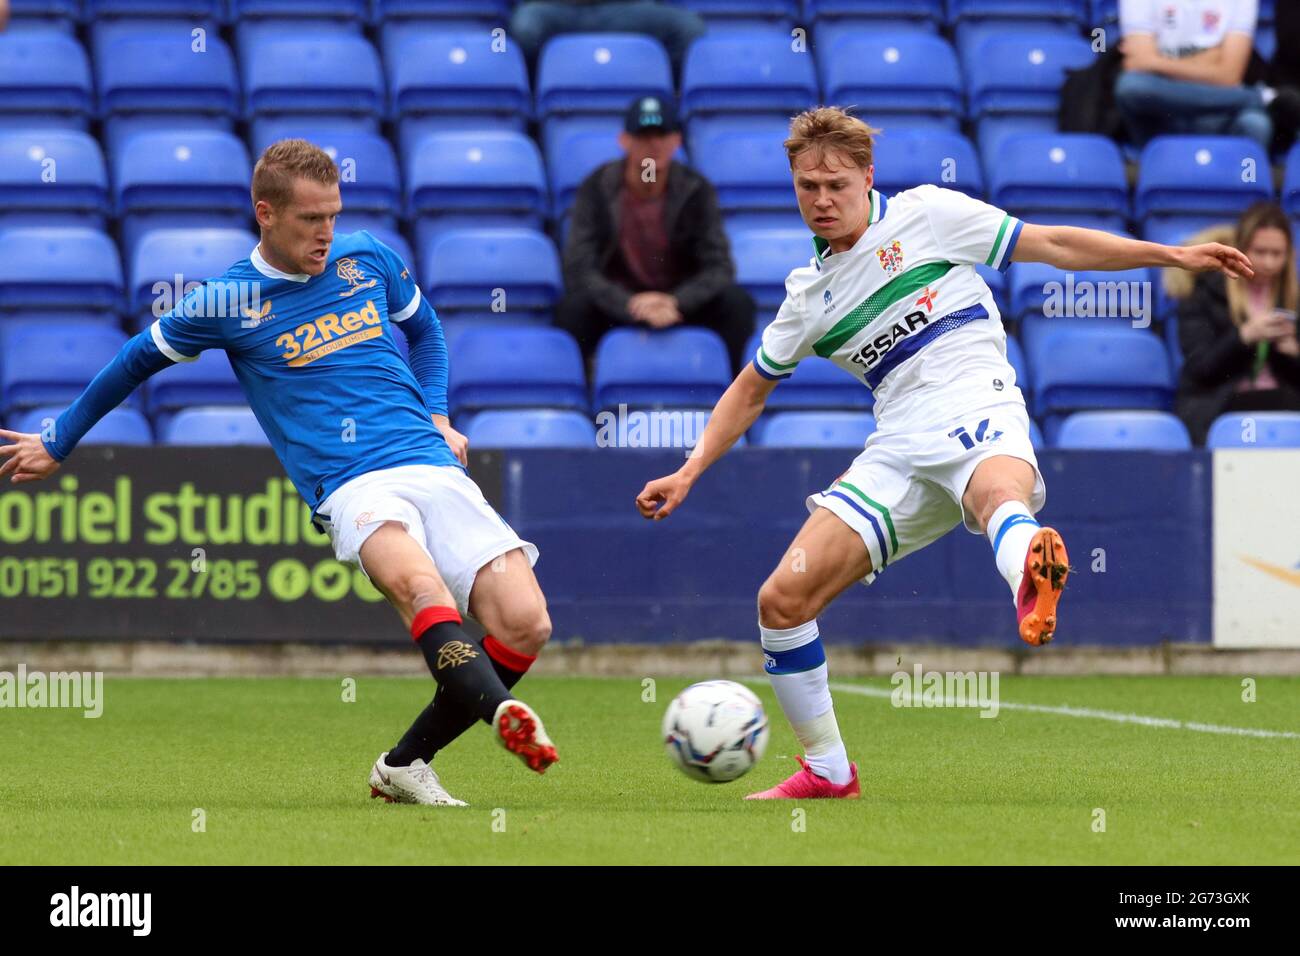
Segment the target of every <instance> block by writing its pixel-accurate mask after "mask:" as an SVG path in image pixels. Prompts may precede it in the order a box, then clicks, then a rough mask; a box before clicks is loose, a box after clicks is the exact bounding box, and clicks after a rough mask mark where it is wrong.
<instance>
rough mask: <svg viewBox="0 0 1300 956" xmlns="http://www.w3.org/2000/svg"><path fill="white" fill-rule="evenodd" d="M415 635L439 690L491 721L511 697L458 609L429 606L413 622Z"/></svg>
mask: <svg viewBox="0 0 1300 956" xmlns="http://www.w3.org/2000/svg"><path fill="white" fill-rule="evenodd" d="M411 636H412V637H414V638H415V641H416V643H417V644H419V645H420V651H421V652H422V653H423V654H424V660H425V663H427V664H428V665H429V672H430V673H432V674H433V679H434V680H436V681H437V682H438V687H439V689H445V690H446V692H447V693H448V694H450V695H451V699H452V700H455V701H456V702H457V703H459V704H460V705H461V706H463V707H464V708H465V709H466V711H467V712H469V713H470V714H473V715H474V717H475V718H477V719H478V720H483V721H491V720H492V717H493V715H494V714H495V713H496V711H497V708H498V707H499V706H501V702H502V701H505V700H509V699H510V693H509V692H508V691H507V690H506V688H505V685H504V684H502V683H501V678H500V677H498V676H497V672H496V669H495V668H494V667H493V666H492V659H491V658H490V657H488V655H487V653H486V652H485V651H484V650H483V646H482V645H481V644H479V643H478V641H475V640H474V639H473V638H471V637H470V636H469V635H468V634H466V633H465V631H464V630H463V629H462V628H461V619H460V614H459V613H458V612H457V611H456V609H455V608H452V607H426V608H425V609H424V610H422V611H421V612H420V613H419V614H417V615H415V620H414V621H412V622H411Z"/></svg>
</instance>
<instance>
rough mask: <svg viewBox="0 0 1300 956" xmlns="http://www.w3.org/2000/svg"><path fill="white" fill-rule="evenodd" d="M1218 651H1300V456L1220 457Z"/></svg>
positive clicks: (1256, 453)
mask: <svg viewBox="0 0 1300 956" xmlns="http://www.w3.org/2000/svg"><path fill="white" fill-rule="evenodd" d="M1214 645H1215V646H1216V647H1300V450H1292V449H1286V450H1281V449H1279V450H1272V449H1267V450H1266V449H1259V450H1245V449H1241V450H1238V449H1231V450H1225V451H1216V452H1215V453H1214Z"/></svg>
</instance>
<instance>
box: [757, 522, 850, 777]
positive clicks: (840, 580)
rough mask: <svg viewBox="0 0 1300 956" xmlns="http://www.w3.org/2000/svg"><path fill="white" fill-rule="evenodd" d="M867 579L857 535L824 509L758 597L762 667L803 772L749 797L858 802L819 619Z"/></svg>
mask: <svg viewBox="0 0 1300 956" xmlns="http://www.w3.org/2000/svg"><path fill="white" fill-rule="evenodd" d="M870 573H871V555H870V553H869V552H868V551H867V548H866V545H864V544H863V542H862V538H861V536H859V534H858V533H857V532H856V531H855V530H853V529H852V528H850V527H849V526H848V525H847V524H845V523H844V522H843V521H841V520H840V519H839V517H837V516H836V515H834V514H832V513H831V512H830V511H827V510H826V509H824V508H818V509H817V510H816V511H814V512H813V513H812V514H811V515H810V516H809V517H808V520H807V521H806V522H804V526H803V528H801V529H800V531H799V533H798V534H797V535H796V536H795V539H794V541H793V542H792V543H791V544H790V547H789V548H788V549H787V550H786V553H785V555H784V557H782V558H781V562H780V563H779V564H778V565H777V567H776V570H774V571H773V572H772V574H771V575H770V576H769V577H768V579H767V581H766V582H764V584H763V586H762V588H761V589H759V592H758V619H759V626H760V628H761V631H762V635H763V649H764V660H765V666H766V669H767V672H768V675H769V677H770V678H771V680H772V688H773V690H774V691H775V692H776V696H777V700H779V701H780V702H781V709H782V710H783V711H785V715H786V718H787V719H788V720H789V721H790V725H791V727H793V729H794V732H795V736H796V737H798V738H799V742H800V743H801V744H802V745H803V748H804V751H805V754H806V756H803V757H799V758H797V759H798V760H799V764H800V767H801V769H800V771H799V772H798V773H796V774H794V775H793V776H792V777H790V778H789V779H787V780H785V781H783V782H782V783H780V784H778V785H777V786H775V787H773V788H772V789H770V790H764V791H762V792H760V793H754V794H750V796H749V797H748V798H747V799H752V800H771V799H808V798H817V797H857V796H858V794H859V786H858V770H857V766H856V765H855V764H850V763H849V762H848V757H847V755H846V753H845V750H844V744H843V741H842V740H841V739H840V732H839V725H838V724H837V723H836V720H835V708H834V705H833V703H832V701H831V695H830V688H829V686H828V684H827V671H826V656H825V653H824V651H823V650H822V647H821V641H820V637H819V635H818V633H817V615H818V614H820V613H821V612H822V610H823V609H824V608H825V607H826V606H827V605H828V604H830V602H831V601H832V600H834V599H835V598H836V597H837V596H838V595H839V594H840V593H841V592H843V591H844V589H845V588H847V587H849V585H851V584H853V583H854V582H855V581H858V580H860V579H862V578H863V577H865V576H866V575H867V574H870Z"/></svg>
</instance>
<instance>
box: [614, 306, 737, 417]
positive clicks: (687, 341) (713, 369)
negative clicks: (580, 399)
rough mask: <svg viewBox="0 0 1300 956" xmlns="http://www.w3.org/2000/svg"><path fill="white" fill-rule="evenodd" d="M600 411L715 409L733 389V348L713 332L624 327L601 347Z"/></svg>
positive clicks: (685, 327) (684, 328)
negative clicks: (623, 408)
mask: <svg viewBox="0 0 1300 956" xmlns="http://www.w3.org/2000/svg"><path fill="white" fill-rule="evenodd" d="M595 376H596V382H595V394H596V408H597V409H610V408H615V407H617V406H619V405H627V406H628V407H629V408H712V407H713V405H714V404H715V403H716V402H717V400H718V399H719V398H721V397H722V393H723V392H724V391H726V388H727V386H728V385H730V384H731V363H730V361H729V360H728V358H727V347H726V346H725V345H724V344H723V342H722V339H721V338H720V337H719V336H718V334H717V333H716V332H714V331H712V330H711V329H702V328H697V327H693V326H684V327H677V328H671V329H664V330H660V331H643V330H634V329H630V328H618V329H614V330H613V331H611V332H608V333H606V335H605V337H604V338H602V339H601V340H600V345H598V346H597V347H596V372H595Z"/></svg>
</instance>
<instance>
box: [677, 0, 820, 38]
mask: <svg viewBox="0 0 1300 956" xmlns="http://www.w3.org/2000/svg"><path fill="white" fill-rule="evenodd" d="M676 2H677V3H679V4H680V5H681V6H683V7H686V8H687V9H688V10H694V11H695V12H696V13H698V14H699V15H700V16H701V17H703V18H704V19H705V21H706V22H707V23H710V24H716V27H717V29H719V30H729V31H733V32H734V31H735V30H736V28H737V27H736V24H740V25H741V27H744V28H748V27H753V28H755V29H759V28H770V27H771V26H772V24H773V23H774V22H775V23H780V24H785V23H790V22H793V21H794V20H795V19H796V18H797V17H798V16H799V13H800V10H799V6H800V0H676Z"/></svg>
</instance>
